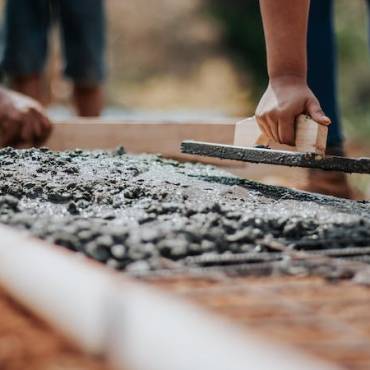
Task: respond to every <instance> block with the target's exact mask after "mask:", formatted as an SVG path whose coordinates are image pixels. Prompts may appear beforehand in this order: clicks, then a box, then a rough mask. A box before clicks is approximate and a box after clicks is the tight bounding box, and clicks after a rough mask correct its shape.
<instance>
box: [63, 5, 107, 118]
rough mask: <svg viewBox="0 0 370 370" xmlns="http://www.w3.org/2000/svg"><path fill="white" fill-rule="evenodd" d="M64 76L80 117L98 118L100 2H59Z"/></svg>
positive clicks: (101, 45) (101, 77)
mask: <svg viewBox="0 0 370 370" xmlns="http://www.w3.org/2000/svg"><path fill="white" fill-rule="evenodd" d="M58 4H59V12H60V21H61V30H62V35H63V49H64V55H65V59H66V69H65V74H66V76H67V77H69V78H70V79H71V80H72V81H73V84H74V101H75V104H76V109H77V113H78V114H79V115H81V116H98V115H100V113H101V111H102V109H103V105H104V91H103V81H104V78H105V69H106V67H105V47H106V45H105V23H106V22H105V9H104V1H103V0H79V1H75V0H59V3H58Z"/></svg>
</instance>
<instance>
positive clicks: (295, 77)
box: [256, 0, 353, 198]
mask: <svg viewBox="0 0 370 370" xmlns="http://www.w3.org/2000/svg"><path fill="white" fill-rule="evenodd" d="M260 4H261V11H262V17H263V23H264V29H265V38H266V46H267V61H268V74H269V84H268V87H267V90H266V91H265V93H264V95H263V97H262V98H261V100H260V103H259V105H258V107H257V111H256V116H257V120H258V122H259V125H260V127H261V129H262V130H263V131H264V132H265V133H266V134H267V135H268V136H269V137H270V138H272V139H274V140H275V141H277V142H280V143H283V144H293V142H294V122H295V118H296V117H297V116H298V115H299V114H301V113H306V114H309V115H310V116H311V117H312V118H313V119H314V120H315V121H317V122H318V123H319V124H322V125H327V126H329V125H330V124H331V123H332V124H331V125H330V126H329V137H328V149H327V152H328V154H334V155H343V154H344V150H343V135H342V130H341V125H340V120H339V114H338V104H337V96H336V50H335V38H334V27H333V0H311V1H310V0H301V1H299V2H298V1H296V0H287V1H286V3H284V7H281V2H278V1H274V0H260ZM282 45H284V47H282ZM324 111H325V113H324ZM328 116H330V118H329V117H328ZM301 189H302V190H306V191H312V192H318V193H323V194H328V195H335V196H339V197H344V198H352V197H353V193H352V191H351V189H350V186H349V185H348V181H347V177H346V175H345V174H343V173H338V172H323V171H320V170H310V171H309V175H308V181H307V183H306V184H305V185H304V186H303V187H301Z"/></svg>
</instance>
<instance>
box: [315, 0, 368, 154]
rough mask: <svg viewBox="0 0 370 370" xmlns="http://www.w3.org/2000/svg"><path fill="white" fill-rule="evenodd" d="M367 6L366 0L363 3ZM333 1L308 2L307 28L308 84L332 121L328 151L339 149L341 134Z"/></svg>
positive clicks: (317, 0) (341, 142)
mask: <svg viewBox="0 0 370 370" xmlns="http://www.w3.org/2000/svg"><path fill="white" fill-rule="evenodd" d="M367 2H368V4H370V0H367ZM333 5H334V4H333V0H311V9H310V18H309V27H308V84H309V86H310V87H311V89H312V91H313V92H314V93H315V95H316V96H317V98H318V99H319V101H320V103H321V106H322V108H323V110H324V112H325V113H326V115H327V116H329V117H330V118H331V119H332V122H333V123H332V124H331V125H330V128H329V137H328V147H341V146H342V144H343V134H342V127H341V122H340V114H339V109H338V98H337V55H336V42H335V33H334V16H333Z"/></svg>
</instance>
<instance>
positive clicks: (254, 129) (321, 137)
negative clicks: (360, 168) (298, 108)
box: [234, 114, 328, 156]
mask: <svg viewBox="0 0 370 370" xmlns="http://www.w3.org/2000/svg"><path fill="white" fill-rule="evenodd" d="M327 136H328V127H327V126H323V125H320V124H318V123H317V122H315V121H313V120H312V119H311V118H310V117H308V116H306V115H303V114H302V115H300V116H299V117H298V118H297V122H296V139H295V146H289V145H282V144H279V143H276V142H274V141H273V140H271V139H269V138H267V137H266V136H265V135H264V134H261V130H260V128H259V126H258V124H257V120H256V118H255V117H251V118H247V119H245V120H243V121H240V122H238V123H237V124H236V126H235V137H234V145H236V146H245V147H251V146H254V145H256V144H258V145H266V146H269V147H271V148H272V149H277V150H289V151H295V152H303V153H316V154H320V155H322V156H324V155H325V150H326V141H327Z"/></svg>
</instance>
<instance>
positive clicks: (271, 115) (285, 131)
mask: <svg viewBox="0 0 370 370" xmlns="http://www.w3.org/2000/svg"><path fill="white" fill-rule="evenodd" d="M300 114H307V115H309V116H310V117H311V118H312V119H313V120H314V121H316V122H317V123H319V124H322V125H325V126H328V125H330V123H331V121H330V118H328V117H327V116H325V113H324V112H323V111H322V109H321V106H320V103H319V101H318V100H317V98H316V97H315V95H314V94H313V93H312V91H311V90H310V89H309V87H308V86H307V83H306V81H305V79H303V78H300V77H296V76H283V77H277V78H273V79H271V80H270V83H269V86H268V88H267V90H266V91H265V93H264V95H263V97H262V98H261V100H260V102H259V104H258V107H257V110H256V119H257V122H258V125H259V127H260V129H261V131H262V132H263V133H264V134H265V135H266V136H267V137H269V138H270V139H272V140H274V141H275V142H277V143H281V144H287V145H294V144H295V121H296V118H297V117H298V116H299V115H300Z"/></svg>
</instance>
